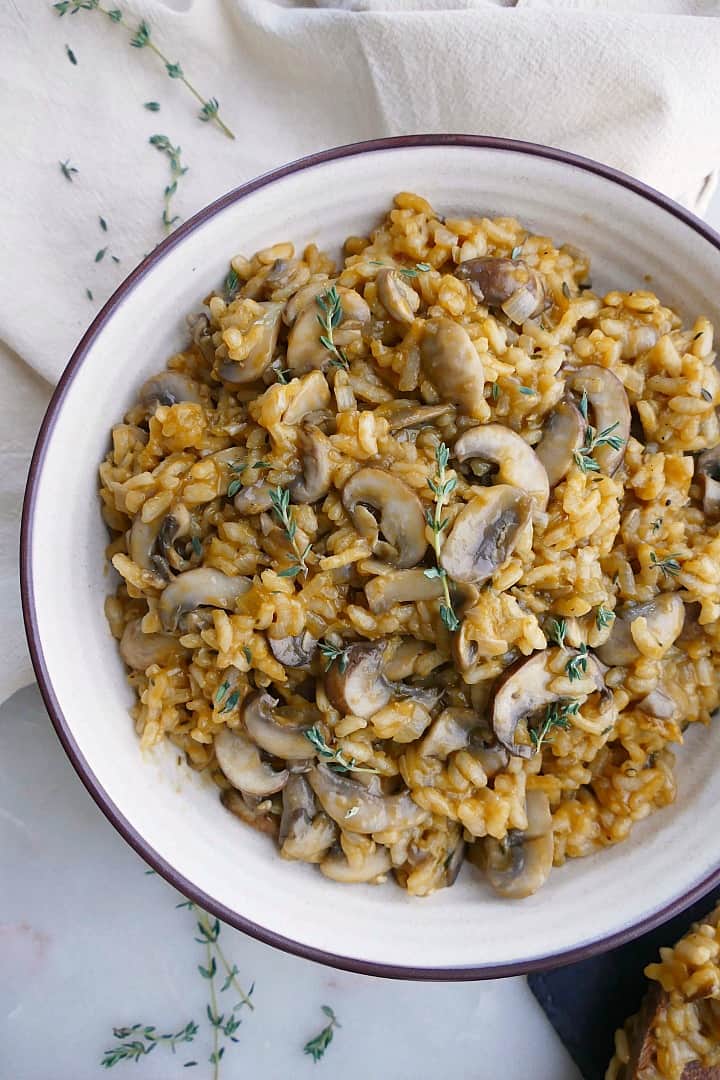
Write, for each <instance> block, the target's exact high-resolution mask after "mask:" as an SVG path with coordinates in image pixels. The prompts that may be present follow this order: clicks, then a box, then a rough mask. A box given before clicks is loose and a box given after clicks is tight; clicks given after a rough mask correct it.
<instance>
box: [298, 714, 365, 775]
mask: <svg viewBox="0 0 720 1080" xmlns="http://www.w3.org/2000/svg"><path fill="white" fill-rule="evenodd" d="M303 734H304V735H305V738H306V739H307V741H308V742H309V743H310V744H311V746H314V747H315V749H316V750H317V752H318V754H320V756H321V757H323V758H325V759H326V761H327V763H328V765H329V766H330V768H331V769H334V770H335V772H339V773H349V772H364V773H377V769H371V768H368V767H366V766H363V765H358V764H357V762H356V761H355V758H352V757H351V758H346V757H345V756H344V754H343V752H342V750H338V749H335V750H333V748H332V747H331V746H328V744H327V743H326V742H325V739H324V738H323V734H322V732H321V731H320V728H319V727H318V726H317V724H314V725H313V726H312V727H311V728H308V730H307V731H305V732H303Z"/></svg>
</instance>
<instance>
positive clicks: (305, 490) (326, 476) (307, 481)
mask: <svg viewBox="0 0 720 1080" xmlns="http://www.w3.org/2000/svg"><path fill="white" fill-rule="evenodd" d="M298 442H299V447H300V461H301V462H302V475H301V476H299V477H298V478H297V479H296V480H293V482H292V484H291V485H290V494H291V496H292V499H293V502H296V503H313V502H317V501H318V499H322V498H324V497H325V495H327V493H328V491H329V489H330V477H331V474H332V466H331V458H330V452H331V450H332V443H331V442H330V440H329V439H328V437H327V436H326V435H324V434H323V433H322V431H321V430H320V428H318V427H314V426H313V425H312V424H308V425H307V427H305V428H304V429H303V430H302V431H301V433H300V438H299V440H298Z"/></svg>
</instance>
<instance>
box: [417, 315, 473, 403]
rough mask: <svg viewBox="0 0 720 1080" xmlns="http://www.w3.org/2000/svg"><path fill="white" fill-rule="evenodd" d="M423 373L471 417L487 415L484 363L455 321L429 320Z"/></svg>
mask: <svg viewBox="0 0 720 1080" xmlns="http://www.w3.org/2000/svg"><path fill="white" fill-rule="evenodd" d="M420 359H421V361H422V366H423V370H424V371H425V374H426V376H427V377H428V379H429V380H430V382H431V383H432V384H433V386H435V388H436V389H437V391H438V393H439V394H440V396H441V397H442V398H444V399H445V400H446V401H449V402H452V403H453V404H454V405H457V406H458V408H459V409H461V411H462V412H464V413H467V415H468V416H474V417H478V418H479V417H482V416H483V415H484V414H485V412H486V405H485V395H484V394H483V387H484V385H485V372H484V368H483V362H482V360H481V359H480V356H479V355H478V351H477V349H476V348H475V346H474V345H473V343H472V341H471V339H470V336H469V334H468V332H467V330H465V328H464V327H462V326H460V324H459V323H456V322H454V321H453V320H452V319H447V318H444V317H442V318H438V319H429V320H428V322H426V323H425V327H424V330H423V336H422V341H421V342H420Z"/></svg>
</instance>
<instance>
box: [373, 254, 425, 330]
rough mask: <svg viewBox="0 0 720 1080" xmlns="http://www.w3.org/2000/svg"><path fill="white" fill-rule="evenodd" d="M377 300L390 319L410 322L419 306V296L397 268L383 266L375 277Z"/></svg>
mask: <svg viewBox="0 0 720 1080" xmlns="http://www.w3.org/2000/svg"><path fill="white" fill-rule="evenodd" d="M375 286H376V288H377V295H378V300H379V301H380V303H381V304H382V306H383V307H384V308H385V310H386V311H387V313H388V315H389V316H390V318H391V319H395V320H396V321H397V322H400V323H411V322H412V321H413V319H414V318H415V312H416V311H417V309H418V308H419V307H420V297H419V296H418V294H417V293H416V292H415V290H414V289H413V287H412V285H410V284H409V283H408V282H407V281H404V280H403V278H402V276H401V274H400V273H398V271H397V270H392V269H390V267H387V266H386V267H383V268H382V270H378V272H377V276H376V278H375Z"/></svg>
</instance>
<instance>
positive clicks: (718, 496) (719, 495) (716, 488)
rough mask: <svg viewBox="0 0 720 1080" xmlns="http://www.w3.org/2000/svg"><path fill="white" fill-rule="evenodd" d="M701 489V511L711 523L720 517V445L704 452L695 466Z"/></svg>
mask: <svg viewBox="0 0 720 1080" xmlns="http://www.w3.org/2000/svg"><path fill="white" fill-rule="evenodd" d="M695 472H696V475H697V476H699V477H700V481H701V483H702V488H703V511H704V513H705V516H706V517H708V518H709V519H710V520H711V521H717V519H718V517H720V444H718V445H717V446H713V447H712V449H711V450H704V451H703V453H702V454H700V456H699V457H698V459H697V462H696V465H695Z"/></svg>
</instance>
